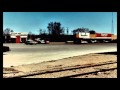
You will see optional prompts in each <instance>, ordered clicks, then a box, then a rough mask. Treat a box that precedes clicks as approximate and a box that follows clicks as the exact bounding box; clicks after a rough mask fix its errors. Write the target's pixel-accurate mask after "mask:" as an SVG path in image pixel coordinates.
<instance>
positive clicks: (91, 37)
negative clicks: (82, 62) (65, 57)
mask: <svg viewBox="0 0 120 90" xmlns="http://www.w3.org/2000/svg"><path fill="white" fill-rule="evenodd" d="M116 39H117V37H116V36H115V35H114V34H110V33H95V34H90V32H76V33H75V34H74V43H81V42H82V41H86V42H88V43H96V42H101V43H104V42H112V41H113V40H116Z"/></svg>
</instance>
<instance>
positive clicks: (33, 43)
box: [25, 40, 37, 45]
mask: <svg viewBox="0 0 120 90" xmlns="http://www.w3.org/2000/svg"><path fill="white" fill-rule="evenodd" d="M25 44H26V45H28V44H29V45H36V44H37V42H36V41H33V40H27V41H26V42H25Z"/></svg>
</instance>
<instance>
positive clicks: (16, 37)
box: [10, 32, 28, 43]
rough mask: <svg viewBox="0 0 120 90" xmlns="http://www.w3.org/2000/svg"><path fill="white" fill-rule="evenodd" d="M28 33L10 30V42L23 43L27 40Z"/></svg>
mask: <svg viewBox="0 0 120 90" xmlns="http://www.w3.org/2000/svg"><path fill="white" fill-rule="evenodd" d="M27 37H28V33H24V32H19V33H17V32H11V33H10V38H11V39H10V40H11V41H10V42H11V43H24V42H25V41H26V40H27Z"/></svg>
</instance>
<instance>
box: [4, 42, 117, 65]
mask: <svg viewBox="0 0 120 90" xmlns="http://www.w3.org/2000/svg"><path fill="white" fill-rule="evenodd" d="M3 45H4V46H9V47H10V49H11V51H10V52H4V53H3V66H4V67H10V66H17V65H23V64H31V63H38V62H43V61H50V60H58V59H62V58H67V57H72V56H78V55H84V54H88V53H98V52H111V51H117V44H116V43H96V44H80V45H79V44H65V45H64V44H60V45H57V44H38V45H24V44H3Z"/></svg>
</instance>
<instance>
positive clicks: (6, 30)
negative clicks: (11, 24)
mask: <svg viewBox="0 0 120 90" xmlns="http://www.w3.org/2000/svg"><path fill="white" fill-rule="evenodd" d="M3 32H4V34H5V35H10V32H11V29H10V28H6V29H5V30H4V31H3Z"/></svg>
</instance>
